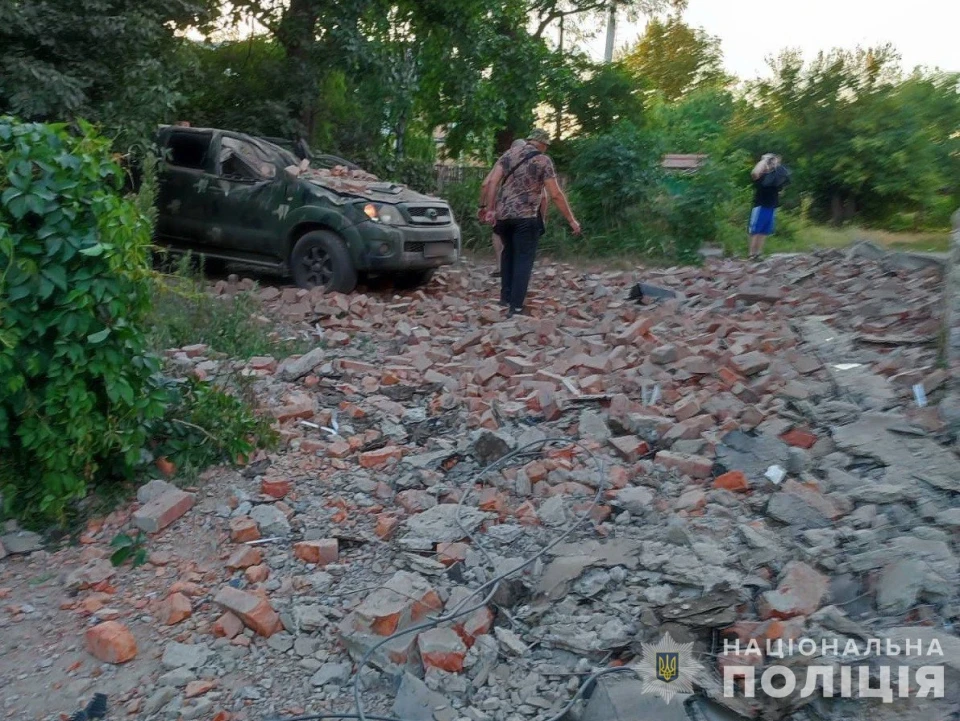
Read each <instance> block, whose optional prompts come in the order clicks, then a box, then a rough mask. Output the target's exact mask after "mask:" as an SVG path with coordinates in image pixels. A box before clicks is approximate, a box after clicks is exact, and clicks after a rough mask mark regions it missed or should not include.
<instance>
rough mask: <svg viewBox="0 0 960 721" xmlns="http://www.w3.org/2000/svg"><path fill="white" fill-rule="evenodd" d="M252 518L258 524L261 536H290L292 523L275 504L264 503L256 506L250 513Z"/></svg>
mask: <svg viewBox="0 0 960 721" xmlns="http://www.w3.org/2000/svg"><path fill="white" fill-rule="evenodd" d="M250 518H251V519H252V520H253V522H254V523H256V524H257V527H258V528H259V529H260V533H261V535H264V536H268V537H269V536H283V537H286V536H289V535H290V521H288V520H287V517H286V516H285V515H284V514H283V511H281V510H280V509H279V508H277V507H276V506H275V505H273V504H269V503H264V504H261V505H259V506H254V508H253V510H252V511H250Z"/></svg>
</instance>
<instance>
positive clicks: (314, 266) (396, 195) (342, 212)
mask: <svg viewBox="0 0 960 721" xmlns="http://www.w3.org/2000/svg"><path fill="white" fill-rule="evenodd" d="M157 144H158V146H159V148H160V150H161V153H162V156H161V158H160V162H159V164H158V186H159V187H158V217H157V230H156V240H157V243H158V244H160V245H164V246H167V247H169V248H171V249H172V250H175V251H181V252H183V251H191V252H193V253H196V254H199V255H203V256H205V257H207V258H208V259H214V260H221V261H234V262H240V263H245V264H250V265H255V266H261V267H267V268H269V269H271V270H274V271H279V272H282V273H284V274H289V275H291V276H293V280H294V282H295V283H296V284H297V285H299V286H300V287H302V288H313V287H317V286H321V287H323V288H325V289H326V290H328V291H338V292H341V293H349V292H350V291H352V290H353V289H354V288H355V287H356V285H357V280H358V276H359V275H390V276H393V277H394V279H395V281H396V282H397V283H398V284H402V285H405V286H408V287H409V286H414V285H418V284H421V283H425V282H427V281H428V280H429V279H430V277H431V275H432V274H433V271H434V270H435V269H436V268H438V267H440V266H443V265H449V264H451V263H454V262H456V261H457V259H458V258H459V257H460V227H459V226H458V225H457V222H456V219H455V218H454V217H453V213H452V211H451V210H450V206H449V205H448V204H447V203H445V202H444V201H443V200H440V199H438V198H433V197H430V196H426V195H422V194H420V193H416V192H414V191H412V190H410V189H409V188H405V187H403V186H400V185H395V184H393V183H385V182H380V181H378V180H377V179H376V178H375V177H374V176H372V175H369V174H368V173H364V172H363V171H362V170H359V169H357V168H356V166H352V167H344V166H336V167H333V168H332V169H315V168H311V167H310V165H309V160H306V159H299V158H297V157H296V156H295V155H293V154H292V153H290V152H289V151H287V150H284V149H283V148H281V147H279V146H277V145H275V144H273V143H271V142H269V141H266V140H264V139H262V138H255V137H252V136H249V135H244V134H242V133H234V132H230V131H226V130H216V129H211V128H190V127H180V126H163V127H161V128H160V130H159V132H158V136H157Z"/></svg>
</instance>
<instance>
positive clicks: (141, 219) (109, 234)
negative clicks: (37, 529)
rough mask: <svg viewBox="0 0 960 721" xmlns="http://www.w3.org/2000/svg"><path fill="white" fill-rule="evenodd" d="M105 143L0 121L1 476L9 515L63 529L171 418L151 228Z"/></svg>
mask: <svg viewBox="0 0 960 721" xmlns="http://www.w3.org/2000/svg"><path fill="white" fill-rule="evenodd" d="M121 183H122V173H121V171H120V168H119V167H118V166H117V165H116V164H115V163H114V161H113V160H112V159H111V156H110V153H109V142H108V141H107V140H105V139H103V138H101V137H98V136H97V135H96V133H94V132H93V130H92V128H91V127H90V126H88V125H86V124H82V123H81V124H80V133H79V135H70V134H69V133H68V132H67V130H66V129H65V127H63V126H56V125H41V124H34V123H29V124H23V123H19V122H17V121H16V120H14V119H11V118H9V117H5V118H0V268H2V269H3V270H2V275H0V334H2V335H0V389H2V392H0V455H2V459H3V460H2V461H0V463H2V464H5V465H7V466H8V467H7V469H6V472H5V473H3V476H4V480H5V482H4V486H3V495H4V500H5V507H6V511H7V512H10V511H16V512H21V513H22V512H24V511H28V510H29V511H30V512H31V513H34V514H38V515H44V516H47V517H54V518H58V517H60V518H62V517H63V515H64V512H65V509H66V507H67V504H69V503H70V502H71V501H73V500H75V499H78V498H80V497H82V496H83V495H84V494H85V492H86V489H87V484H88V483H89V482H91V481H92V480H93V479H94V478H95V477H97V476H98V475H101V474H107V475H112V474H117V473H122V474H124V475H129V474H130V473H131V472H132V470H133V468H134V467H135V465H136V464H137V462H138V461H139V458H140V449H141V448H142V447H143V445H144V443H145V442H146V440H147V429H148V423H149V421H150V420H152V419H156V418H159V417H160V416H161V415H162V413H163V402H164V392H163V391H162V389H160V388H158V387H156V386H155V384H154V383H153V381H152V378H153V376H154V374H155V373H156V372H157V371H158V370H159V364H158V362H157V360H156V359H154V358H152V357H151V356H149V355H148V354H147V352H146V337H145V335H144V333H143V330H142V328H143V321H144V319H145V317H146V315H147V313H148V311H149V307H150V283H149V272H150V271H149V268H148V264H147V249H148V245H149V243H150V235H151V224H150V219H149V218H148V217H146V216H145V215H144V214H143V213H142V212H140V210H139V208H138V207H137V205H136V204H135V203H134V202H132V201H130V200H128V199H125V198H124V197H122V195H121V193H120V188H121Z"/></svg>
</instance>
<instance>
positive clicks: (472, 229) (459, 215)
mask: <svg viewBox="0 0 960 721" xmlns="http://www.w3.org/2000/svg"><path fill="white" fill-rule="evenodd" d="M482 182H483V179H482V178H479V177H470V178H468V179H467V180H463V181H460V182H457V183H449V184H447V185H445V186H444V187H443V188H442V189H441V190H440V192H439V195H440V196H441V197H443V199H444V200H446V201H447V202H448V203H450V208H451V209H452V210H453V216H454V217H455V218H456V219H457V223H459V224H460V232H461V234H462V235H463V247H464V248H471V249H476V248H490V247H491V245H490V235H491V233H492V232H493V231H492V230H491V228H490V226H489V225H484V224H483V223H481V222H480V220H479V218H478V217H477V208H478V206H479V205H480V185H481V184H482Z"/></svg>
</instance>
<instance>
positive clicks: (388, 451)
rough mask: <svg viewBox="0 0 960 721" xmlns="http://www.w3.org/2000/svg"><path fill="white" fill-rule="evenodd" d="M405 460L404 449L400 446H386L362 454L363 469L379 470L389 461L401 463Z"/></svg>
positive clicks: (361, 463)
mask: <svg viewBox="0 0 960 721" xmlns="http://www.w3.org/2000/svg"><path fill="white" fill-rule="evenodd" d="M401 458H403V449H402V448H400V447H398V446H384V447H383V448H378V449H376V450H375V451H367V452H366V453H361V454H360V465H361V466H362V467H363V468H378V467H379V466H383V465H385V464H386V463H388V462H389V461H399V460H400V459H401Z"/></svg>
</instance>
